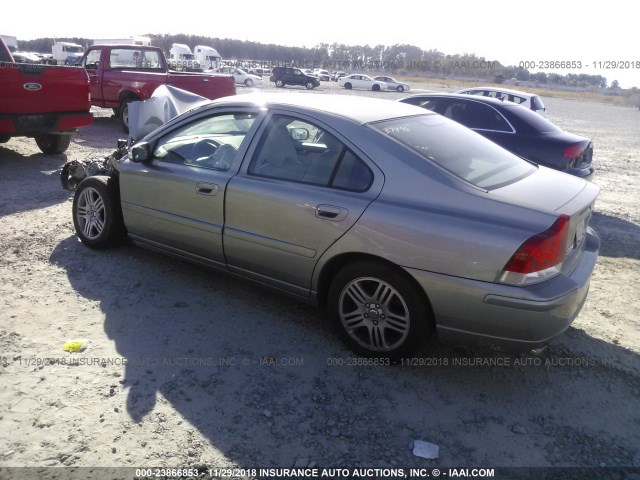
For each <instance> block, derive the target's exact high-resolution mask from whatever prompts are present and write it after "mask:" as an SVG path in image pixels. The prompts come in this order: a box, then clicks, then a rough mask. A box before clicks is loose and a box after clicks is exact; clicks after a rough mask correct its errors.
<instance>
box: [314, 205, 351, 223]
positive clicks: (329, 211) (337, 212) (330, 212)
mask: <svg viewBox="0 0 640 480" xmlns="http://www.w3.org/2000/svg"><path fill="white" fill-rule="evenodd" d="M348 214H349V210H347V209H346V208H342V207H336V206H335V205H318V206H317V207H316V217H318V218H322V219H324V220H333V221H334V222H340V221H342V220H344V219H345V218H347V215H348Z"/></svg>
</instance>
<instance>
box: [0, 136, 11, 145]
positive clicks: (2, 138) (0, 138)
mask: <svg viewBox="0 0 640 480" xmlns="http://www.w3.org/2000/svg"><path fill="white" fill-rule="evenodd" d="M10 139H11V135H0V143H7V142H8V141H9V140H10Z"/></svg>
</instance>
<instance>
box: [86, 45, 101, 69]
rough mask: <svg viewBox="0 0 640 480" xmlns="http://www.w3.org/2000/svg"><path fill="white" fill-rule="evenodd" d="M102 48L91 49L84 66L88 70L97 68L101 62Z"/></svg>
mask: <svg viewBox="0 0 640 480" xmlns="http://www.w3.org/2000/svg"><path fill="white" fill-rule="evenodd" d="M101 52H102V50H89V53H87V56H86V58H85V59H84V68H86V69H88V70H95V69H96V68H98V64H99V63H100V53H101Z"/></svg>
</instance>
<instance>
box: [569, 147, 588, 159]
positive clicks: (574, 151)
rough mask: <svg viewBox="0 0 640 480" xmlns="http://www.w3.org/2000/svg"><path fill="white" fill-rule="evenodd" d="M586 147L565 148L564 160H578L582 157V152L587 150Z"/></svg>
mask: <svg viewBox="0 0 640 480" xmlns="http://www.w3.org/2000/svg"><path fill="white" fill-rule="evenodd" d="M585 148H586V147H585V146H584V145H580V144H578V145H570V146H568V147H564V158H576V157H579V156H580V155H582V152H584V150H585Z"/></svg>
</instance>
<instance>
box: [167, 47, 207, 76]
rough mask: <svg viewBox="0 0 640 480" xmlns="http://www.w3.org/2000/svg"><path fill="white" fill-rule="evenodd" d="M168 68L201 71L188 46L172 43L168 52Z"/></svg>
mask: <svg viewBox="0 0 640 480" xmlns="http://www.w3.org/2000/svg"><path fill="white" fill-rule="evenodd" d="M169 68H171V69H172V70H182V71H183V72H186V71H192V72H194V71H196V72H199V71H201V70H202V66H201V65H200V62H198V61H197V60H196V56H195V55H194V54H193V53H192V52H191V49H190V48H189V46H188V45H185V44H184V43H174V44H173V45H171V50H169Z"/></svg>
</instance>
